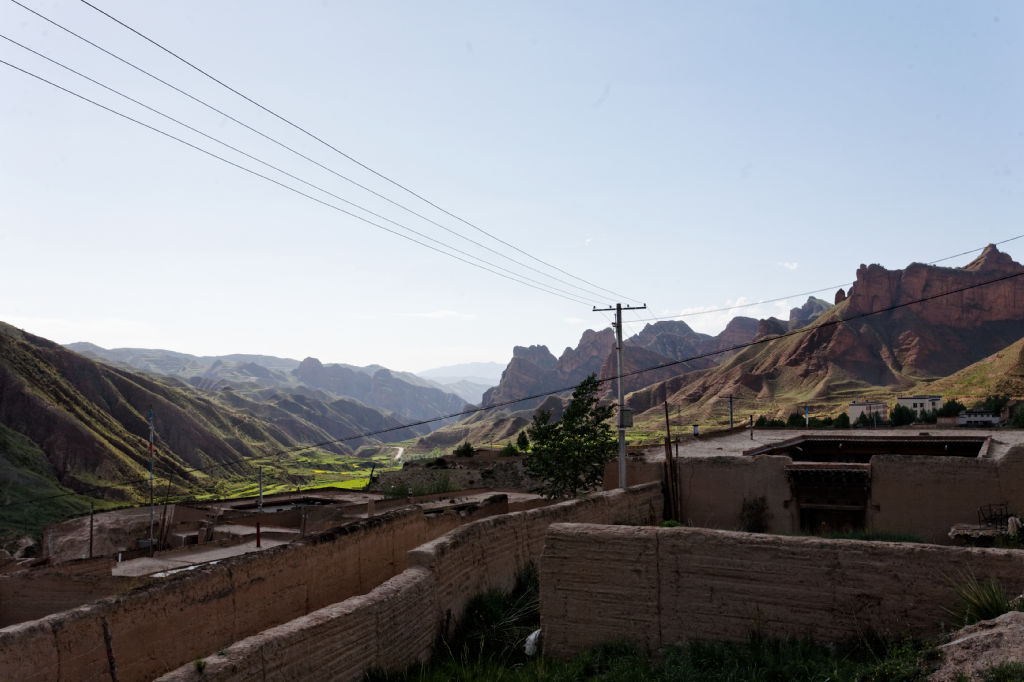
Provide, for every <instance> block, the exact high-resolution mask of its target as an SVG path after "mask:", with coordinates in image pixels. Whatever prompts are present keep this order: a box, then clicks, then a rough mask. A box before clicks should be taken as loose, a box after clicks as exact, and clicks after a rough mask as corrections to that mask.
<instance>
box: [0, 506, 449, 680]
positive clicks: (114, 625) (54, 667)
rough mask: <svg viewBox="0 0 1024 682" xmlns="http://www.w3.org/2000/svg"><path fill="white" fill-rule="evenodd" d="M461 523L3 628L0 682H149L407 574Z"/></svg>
mask: <svg viewBox="0 0 1024 682" xmlns="http://www.w3.org/2000/svg"><path fill="white" fill-rule="evenodd" d="M461 522H462V519H461V518H459V517H458V516H456V515H452V516H448V517H444V518H441V519H432V520H430V521H428V520H427V519H425V518H424V516H423V514H422V512H421V511H420V510H419V509H418V508H416V509H406V510H399V511H396V512H392V513H390V514H387V515H384V516H380V517H375V518H373V519H368V520H364V521H361V522H358V523H355V524H352V525H349V526H345V527H343V528H338V529H334V530H332V531H330V532H326V533H322V534H319V535H314V536H310V537H308V538H306V539H304V540H303V541H301V542H297V543H293V544H291V545H282V546H279V547H274V548H271V549H268V550H265V551H263V552H259V553H255V554H249V555H245V556H241V557H234V558H232V559H227V560H224V561H221V562H219V563H217V564H211V565H206V566H201V567H199V568H196V569H195V570H192V571H187V572H183V573H179V574H175V575H173V576H171V577H169V578H167V579H165V580H161V581H157V582H154V583H152V584H150V585H147V586H145V587H143V588H139V589H136V590H132V591H130V592H127V593H126V594H123V595H120V596H117V597H108V598H106V599H103V600H100V601H97V602H94V603H91V604H88V605H86V606H82V607H79V608H76V609H73V610H71V611H65V612H62V613H57V614H53V615H50V616H46V617H45V618H42V619H40V620H35V621H29V622H26V623H20V624H16V625H11V626H9V627H6V628H3V629H0V671H2V675H0V677H2V678H3V679H12V680H19V681H24V682H32V681H35V680H38V681H40V682H42V681H44V680H45V681H51V680H110V679H116V680H118V681H119V682H131V681H133V680H152V679H153V678H154V677H156V676H158V675H160V674H162V673H164V672H166V671H167V670H171V669H173V668H175V667H177V666H179V665H182V664H183V663H185V662H187V661H192V660H194V659H196V658H197V657H199V656H204V655H208V654H209V653H210V652H212V651H216V650H217V649H220V648H222V647H226V646H229V645H230V644H231V643H232V642H236V641H238V640H240V639H243V638H245V637H248V636H250V635H254V634H256V633H258V632H260V631H262V630H265V629H267V628H269V627H272V626H274V625H276V624H278V623H283V622H287V621H289V620H292V619H295V618H297V617H299V616H302V615H304V614H306V613H309V612H310V611H313V610H315V609H319V608H322V607H323V606H326V605H328V604H333V603H336V602H339V601H342V600H344V599H347V598H348V597H351V596H353V595H357V594H362V593H365V592H368V591H370V590H371V589H372V588H374V587H376V586H377V585H380V584H381V583H383V582H385V581H386V580H387V579H388V578H391V577H392V576H394V575H396V574H397V573H400V572H401V571H403V570H404V569H405V568H406V566H407V554H406V553H407V551H408V550H409V549H411V548H413V547H416V546H417V545H420V544H422V543H423V542H424V541H426V540H429V539H431V538H433V537H436V535H437V534H440V533H444V532H446V531H448V530H450V529H451V528H453V527H455V526H456V525H458V524H459V523H461ZM26 652H30V655H26Z"/></svg>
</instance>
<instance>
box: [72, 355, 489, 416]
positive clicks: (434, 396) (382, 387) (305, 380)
mask: <svg viewBox="0 0 1024 682" xmlns="http://www.w3.org/2000/svg"><path fill="white" fill-rule="evenodd" d="M67 348H69V349H71V350H74V351H76V352H80V353H82V354H83V355H85V356H87V357H90V358H93V359H96V360H99V361H101V362H105V363H108V364H114V365H116V366H119V367H124V368H126V369H132V370H139V371H143V372H148V373H151V374H159V375H166V376H173V377H177V378H179V379H182V380H184V381H187V382H188V383H189V384H191V385H192V386H194V387H196V388H200V389H204V390H220V389H223V388H233V389H237V390H254V389H258V388H264V387H265V388H277V389H282V390H285V391H300V390H306V389H311V390H312V392H308V391H307V392H308V395H310V397H314V398H317V399H320V400H323V401H326V402H329V401H331V400H337V399H339V398H354V399H355V400H358V401H360V402H362V403H364V404H365V405H367V406H368V407H371V408H374V409H377V410H387V411H389V412H392V413H394V414H395V416H396V417H397V418H399V419H403V420H406V421H410V422H411V421H421V420H424V419H431V418H433V417H437V416H440V415H445V414H453V413H456V412H460V411H462V409H463V408H464V407H465V403H467V402H475V401H471V400H467V398H466V397H464V394H466V395H469V396H473V395H475V390H474V389H473V388H472V387H470V386H460V387H458V388H448V387H445V386H441V385H440V384H438V383H436V382H433V381H430V380H429V379H425V378H422V377H419V376H417V375H415V374H412V373H411V372H397V371H392V370H389V369H387V368H386V367H382V366H380V365H368V366H366V367H357V366H354V365H344V364H327V365H324V364H323V363H321V362H320V361H319V360H317V359H316V358H306V359H305V360H303V361H302V362H299V361H298V360H292V359H290V358H278V357H274V356H269V355H245V354H234V355H220V356H196V355H189V354H187V353H177V352H174V351H168V350H159V349H148V348H115V349H106V348H101V347H99V346H97V345H95V344H92V343H72V344H69V345H68V346H67ZM485 388H486V387H485ZM481 392H482V390H481ZM477 400H479V398H477ZM437 426H440V423H438V424H436V425H433V427H432V428H436V427H437Z"/></svg>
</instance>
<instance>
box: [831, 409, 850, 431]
mask: <svg viewBox="0 0 1024 682" xmlns="http://www.w3.org/2000/svg"><path fill="white" fill-rule="evenodd" d="M832 426H834V427H835V428H837V429H848V428H850V415H848V414H847V413H845V412H840V413H839V416H838V417H836V418H835V419H834V420H833V421H832Z"/></svg>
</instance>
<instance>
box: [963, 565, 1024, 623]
mask: <svg viewBox="0 0 1024 682" xmlns="http://www.w3.org/2000/svg"><path fill="white" fill-rule="evenodd" d="M956 596H957V604H956V605H955V606H954V607H953V608H948V607H947V608H946V612H947V613H949V614H950V615H952V616H953V617H954V618H955V619H956V622H957V624H959V625H973V624H974V623H977V622H978V621H982V620H989V619H992V618H997V617H998V616H1001V615H1003V614H1004V613H1007V612H1009V611H1013V610H1014V608H1015V604H1014V603H1011V601H1010V598H1009V596H1007V594H1006V590H1005V589H1004V588H1003V586H1002V585H1001V584H1000V583H999V581H998V580H995V579H994V578H986V579H985V580H978V579H977V578H976V577H975V576H974V575H973V574H971V573H967V574H964V575H963V576H962V577H961V578H960V580H959V582H958V583H957V584H956ZM1015 601H1016V600H1015Z"/></svg>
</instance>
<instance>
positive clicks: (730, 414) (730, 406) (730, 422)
mask: <svg viewBox="0 0 1024 682" xmlns="http://www.w3.org/2000/svg"><path fill="white" fill-rule="evenodd" d="M729 429H730V430H732V396H731V395H730V396H729Z"/></svg>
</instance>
